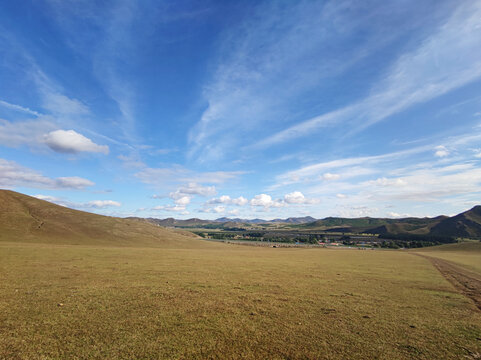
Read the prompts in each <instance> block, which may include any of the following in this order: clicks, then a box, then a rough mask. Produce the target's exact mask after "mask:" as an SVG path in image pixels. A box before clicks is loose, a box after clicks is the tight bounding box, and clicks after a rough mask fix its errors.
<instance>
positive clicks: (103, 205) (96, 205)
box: [86, 200, 122, 209]
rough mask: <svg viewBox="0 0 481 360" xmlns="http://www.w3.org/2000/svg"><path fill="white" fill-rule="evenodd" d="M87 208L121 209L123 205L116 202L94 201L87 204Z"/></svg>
mask: <svg viewBox="0 0 481 360" xmlns="http://www.w3.org/2000/svg"><path fill="white" fill-rule="evenodd" d="M86 206H87V207H92V208H96V209H103V208H106V207H112V206H115V207H120V206H122V204H121V203H119V202H118V201H114V200H92V201H89V202H88V203H87V204H86Z"/></svg>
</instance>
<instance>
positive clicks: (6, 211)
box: [0, 190, 212, 248]
mask: <svg viewBox="0 0 481 360" xmlns="http://www.w3.org/2000/svg"><path fill="white" fill-rule="evenodd" d="M0 241H11V242H38V243H51V244H79V245H113V246H155V247H170V248H177V247H180V248H183V247H188V248H191V247H203V246H212V245H211V244H210V243H207V242H205V241H202V240H200V239H198V238H196V237H195V236H194V235H193V234H190V233H186V232H184V233H179V232H176V231H174V230H170V229H165V228H162V227H160V226H156V225H154V224H150V223H148V222H146V221H139V220H134V219H121V218H115V217H109V216H102V215H97V214H92V213H88V212H84V211H78V210H73V209H69V208H66V207H63V206H60V205H56V204H52V203H50V202H47V201H44V200H39V199H37V198H34V197H31V196H27V195H23V194H20V193H17V192H14V191H9V190H0Z"/></svg>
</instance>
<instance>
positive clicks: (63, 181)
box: [0, 159, 95, 190]
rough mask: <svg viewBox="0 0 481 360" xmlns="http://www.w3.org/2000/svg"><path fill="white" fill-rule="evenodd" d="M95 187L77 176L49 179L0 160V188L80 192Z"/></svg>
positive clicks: (14, 163)
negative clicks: (72, 190)
mask: <svg viewBox="0 0 481 360" xmlns="http://www.w3.org/2000/svg"><path fill="white" fill-rule="evenodd" d="M93 185H95V184H94V183H93V182H92V181H90V180H88V179H84V178H81V177H77V176H73V177H59V178H49V177H46V176H44V175H41V174H40V173H38V172H36V171H35V170H32V169H29V168H26V167H23V166H21V165H19V164H17V163H16V162H14V161H8V160H5V159H0V187H4V188H15V187H19V186H24V187H32V188H42V189H79V190H80V189H84V188H86V187H89V186H93Z"/></svg>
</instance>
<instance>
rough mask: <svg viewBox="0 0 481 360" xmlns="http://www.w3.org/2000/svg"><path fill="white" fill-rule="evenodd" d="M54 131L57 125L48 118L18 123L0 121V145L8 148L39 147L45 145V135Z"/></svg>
mask: <svg viewBox="0 0 481 360" xmlns="http://www.w3.org/2000/svg"><path fill="white" fill-rule="evenodd" d="M53 129H55V125H54V124H53V123H52V122H51V121H50V120H49V119H47V118H44V119H36V120H27V121H16V122H9V121H6V120H2V119H0V144H1V145H4V146H8V147H18V146H22V145H28V146H38V145H39V144H41V143H43V134H45V132H46V131H51V130H53Z"/></svg>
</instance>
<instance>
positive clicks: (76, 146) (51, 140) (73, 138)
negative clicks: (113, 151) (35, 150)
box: [44, 130, 109, 154]
mask: <svg viewBox="0 0 481 360" xmlns="http://www.w3.org/2000/svg"><path fill="white" fill-rule="evenodd" d="M44 142H45V144H47V146H48V147H49V148H51V149H52V150H53V151H56V152H59V153H69V154H76V153H79V152H95V153H103V154H108V153H109V147H108V146H107V145H98V144H95V143H94V142H93V141H92V140H90V139H89V138H86V137H85V136H83V135H82V134H79V133H78V132H76V131H74V130H55V131H51V132H50V133H48V134H46V135H45V136H44Z"/></svg>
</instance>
